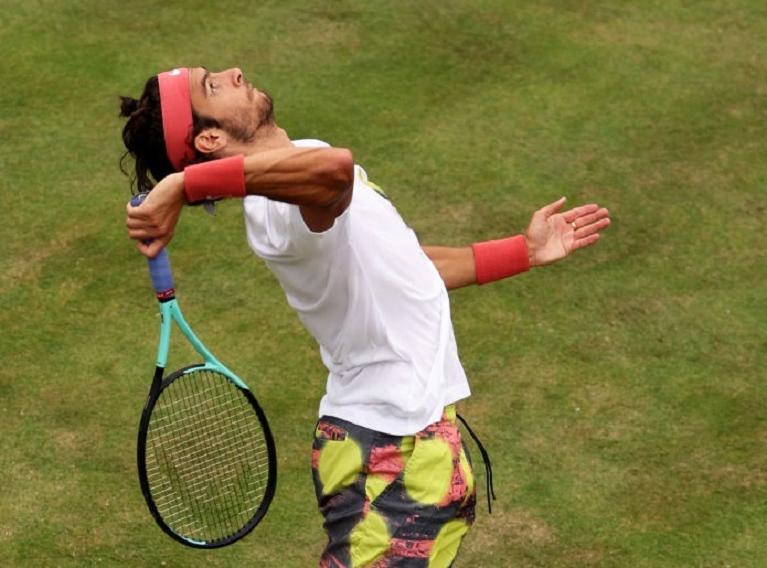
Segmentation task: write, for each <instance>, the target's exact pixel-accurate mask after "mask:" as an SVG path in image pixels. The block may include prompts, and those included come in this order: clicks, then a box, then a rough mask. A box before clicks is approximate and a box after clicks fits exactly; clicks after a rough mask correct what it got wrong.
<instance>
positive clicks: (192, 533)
mask: <svg viewBox="0 0 767 568" xmlns="http://www.w3.org/2000/svg"><path fill="white" fill-rule="evenodd" d="M145 197H146V194H142V195H137V196H135V197H134V198H133V199H132V200H131V205H132V206H134V207H136V206H138V205H140V204H141V202H142V201H143V200H144V198H145ZM149 274H150V277H151V279H152V285H153V286H154V291H155V294H156V296H157V299H158V300H159V302H160V314H161V317H162V322H161V324H160V342H159V346H158V348H157V365H156V368H155V372H154V378H153V379H152V386H151V388H150V389H149V396H148V398H147V401H146V404H145V406H144V410H143V412H142V414H141V422H140V424H139V432H138V452H137V453H138V456H137V457H138V475H139V481H140V483H141V491H142V493H143V494H144V498H145V499H146V503H147V505H148V506H149V511H150V512H151V513H152V516H153V517H154V519H155V521H157V524H158V525H159V526H160V528H161V529H162V530H163V531H165V532H166V533H167V534H168V535H170V536H171V537H173V538H174V539H175V540H177V541H178V542H180V543H182V544H185V545H188V546H192V547H197V548H218V547H221V546H226V545H228V544H232V543H234V542H236V541H237V540H239V539H240V538H242V537H243V536H245V535H246V534H248V533H249V532H250V531H251V530H253V528H254V527H255V526H256V525H257V524H258V523H259V522H260V521H261V519H262V518H263V517H264V515H265V514H266V511H267V509H268V508H269V504H270V503H271V501H272V498H273V497H274V491H275V486H276V480H277V458H276V453H275V448H274V440H273V439H272V434H271V431H270V430H269V424H268V423H267V421H266V416H265V414H264V412H263V410H261V407H260V406H259V405H258V402H257V401H256V398H255V396H253V393H252V392H251V390H250V389H249V388H248V386H247V385H246V384H245V382H244V381H243V380H242V379H240V378H239V377H238V376H237V375H235V374H234V373H233V372H232V371H230V370H229V369H228V368H227V367H225V366H224V365H223V364H222V363H221V362H220V361H219V360H218V359H216V357H215V356H214V355H213V354H212V353H211V352H210V351H209V350H208V349H207V348H206V347H205V345H203V343H202V342H201V341H200V340H199V339H198V337H197V336H196V335H195V334H194V332H193V331H192V329H191V328H190V327H189V324H187V322H186V321H185V320H184V316H183V314H182V313H181V308H180V307H179V305H178V303H177V302H176V298H175V289H174V284H173V276H172V274H171V269H170V262H169V260H168V252H167V250H166V249H163V250H162V252H160V254H159V255H158V256H156V257H155V258H152V259H149ZM174 322H175V324H176V326H178V328H179V329H180V330H181V333H182V334H183V335H184V337H185V338H186V339H187V340H188V341H189V343H191V344H192V346H193V347H194V349H195V351H197V353H198V354H199V355H200V356H201V357H202V359H203V362H202V363H197V364H194V365H189V366H187V367H184V368H181V369H178V370H177V371H174V372H172V373H169V374H166V372H165V366H166V363H167V361H168V350H169V345H170V337H171V328H172V324H173V323H174Z"/></svg>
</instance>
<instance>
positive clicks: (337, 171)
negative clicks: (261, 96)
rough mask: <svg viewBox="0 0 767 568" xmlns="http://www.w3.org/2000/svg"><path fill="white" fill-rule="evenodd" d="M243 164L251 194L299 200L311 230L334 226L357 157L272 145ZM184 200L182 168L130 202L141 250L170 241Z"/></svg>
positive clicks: (132, 232)
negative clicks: (143, 197)
mask: <svg viewBox="0 0 767 568" xmlns="http://www.w3.org/2000/svg"><path fill="white" fill-rule="evenodd" d="M244 170H245V171H244V174H245V191H246V193H247V194H249V195H263V196H264V197H267V198H269V199H274V200H276V201H284V202H286V203H292V204H294V205H298V206H299V207H300V208H301V215H302V216H303V218H304V222H305V223H306V224H307V226H308V227H309V228H310V229H311V230H313V231H323V230H325V229H327V228H329V227H330V226H332V224H333V222H334V220H335V218H336V217H337V216H338V215H340V214H341V213H343V212H344V210H345V209H346V208H347V207H348V205H349V203H350V202H351V196H352V187H353V185H354V160H353V158H352V154H351V152H350V151H349V150H346V149H343V148H295V147H289V148H278V149H274V150H268V151H264V152H259V153H258V154H253V155H251V156H247V157H246V158H245V160H244ZM185 203H186V197H185V194H184V174H183V173H182V172H180V173H175V174H171V175H169V176H167V177H165V178H164V179H163V180H162V181H160V183H158V184H157V185H156V186H155V187H154V188H153V189H152V191H151V192H150V194H149V195H148V196H147V198H146V200H145V201H144V203H142V204H141V205H140V206H139V207H131V206H128V207H127V220H126V225H127V227H128V235H129V236H130V238H132V239H134V240H136V246H137V247H138V249H139V251H140V252H141V253H142V254H144V255H145V256H148V257H153V256H155V255H157V254H158V253H159V252H160V250H161V249H162V248H163V247H165V246H166V245H167V244H168V243H169V242H170V240H171V239H172V238H173V231H174V230H175V226H176V223H177V222H178V218H179V216H180V215H181V210H182V208H183V206H184V204H185ZM145 241H151V242H149V243H146V242H145Z"/></svg>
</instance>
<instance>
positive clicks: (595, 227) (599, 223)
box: [575, 218, 610, 239]
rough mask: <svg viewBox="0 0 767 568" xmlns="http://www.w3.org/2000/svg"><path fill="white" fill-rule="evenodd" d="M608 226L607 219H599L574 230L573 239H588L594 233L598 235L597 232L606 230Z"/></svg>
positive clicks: (608, 220)
mask: <svg viewBox="0 0 767 568" xmlns="http://www.w3.org/2000/svg"><path fill="white" fill-rule="evenodd" d="M609 225H610V219H609V218H600V219H598V220H596V221H594V222H593V223H589V224H588V225H585V226H583V227H578V228H577V229H576V230H575V238H576V239H581V238H583V237H588V236H589V235H593V234H594V233H598V232H599V231H601V230H603V229H606V228H607V227H608V226H609Z"/></svg>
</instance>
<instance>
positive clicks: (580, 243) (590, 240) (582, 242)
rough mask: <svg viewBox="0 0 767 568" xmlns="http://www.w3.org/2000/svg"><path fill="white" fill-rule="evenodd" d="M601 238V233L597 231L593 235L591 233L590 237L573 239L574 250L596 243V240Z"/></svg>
mask: <svg viewBox="0 0 767 568" xmlns="http://www.w3.org/2000/svg"><path fill="white" fill-rule="evenodd" d="M598 240H599V233H595V234H593V235H589V236H588V237H584V238H580V239H575V240H574V241H573V247H572V250H574V251H575V250H578V249H582V248H586V247H590V246H591V245H593V244H596V242H597V241H598Z"/></svg>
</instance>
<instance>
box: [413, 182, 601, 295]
mask: <svg viewBox="0 0 767 568" xmlns="http://www.w3.org/2000/svg"><path fill="white" fill-rule="evenodd" d="M564 204H565V198H564V197H562V198H560V199H558V200H557V201H555V202H553V203H550V204H548V205H546V206H544V207H542V208H540V209H539V210H538V211H536V212H535V213H533V216H532V218H531V219H530V224H529V225H528V227H527V230H526V231H525V233H524V234H523V235H518V236H516V237H510V238H506V239H499V240H497V241H487V242H483V243H475V244H474V245H472V246H467V247H441V246H425V245H424V246H422V248H423V250H424V252H425V253H426V255H427V256H428V257H429V259H431V261H432V262H433V263H434V266H435V267H436V268H437V271H438V272H439V274H440V276H441V277H442V280H443V281H444V282H445V287H446V288H447V289H448V290H454V289H456V288H462V287H463V286H468V285H470V284H487V283H489V282H493V281H495V280H500V279H502V278H506V277H509V276H514V275H515V274H519V273H520V272H524V271H526V270H528V269H529V268H532V267H535V266H545V265H548V264H552V263H554V262H557V261H558V260H562V259H563V258H566V257H568V256H569V255H570V254H572V253H573V252H575V251H576V250H579V249H582V248H586V247H589V246H592V245H594V244H596V243H597V241H599V235H600V233H601V231H602V230H604V229H606V228H607V227H608V225H610V213H609V211H608V210H607V209H605V208H604V207H600V206H599V205H597V204H596V203H589V204H587V205H581V206H580V207H574V208H572V209H569V210H567V211H564V212H561V213H560V212H559V210H560V209H561V208H562V206H563V205H564Z"/></svg>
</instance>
